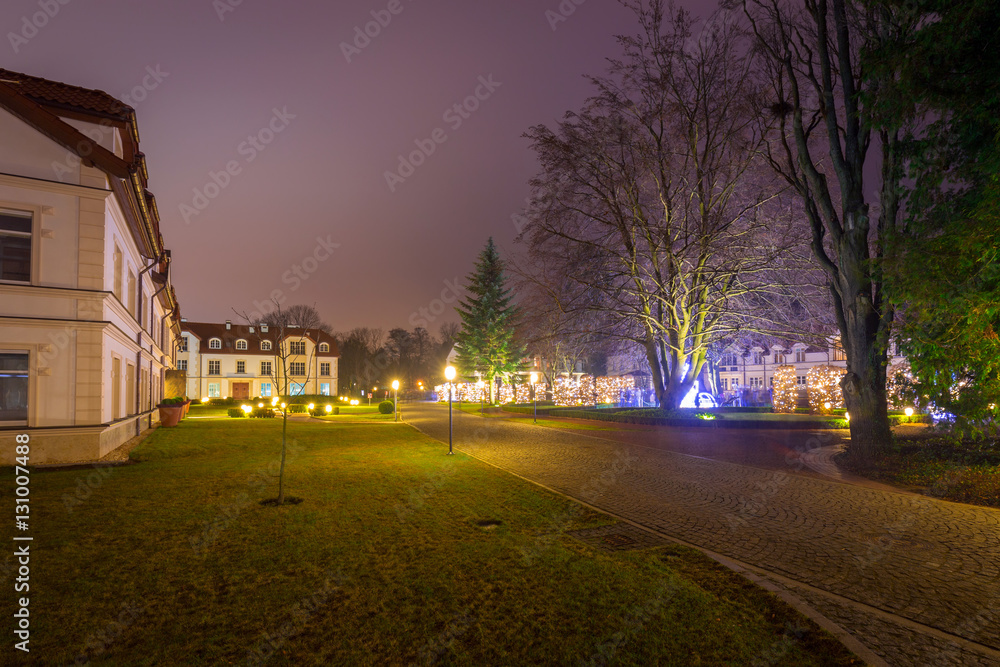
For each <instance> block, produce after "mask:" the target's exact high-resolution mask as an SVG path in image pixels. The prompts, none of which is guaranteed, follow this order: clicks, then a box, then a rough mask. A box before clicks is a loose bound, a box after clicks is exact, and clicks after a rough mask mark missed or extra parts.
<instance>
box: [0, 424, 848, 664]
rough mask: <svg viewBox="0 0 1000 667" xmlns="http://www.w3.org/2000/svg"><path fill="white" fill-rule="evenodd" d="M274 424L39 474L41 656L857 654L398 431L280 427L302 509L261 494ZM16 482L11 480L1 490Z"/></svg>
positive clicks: (724, 584)
mask: <svg viewBox="0 0 1000 667" xmlns="http://www.w3.org/2000/svg"><path fill="white" fill-rule="evenodd" d="M279 433H280V420H277V419H274V420H257V419H253V420H251V419H204V420H187V421H184V422H182V423H181V424H180V425H179V426H177V427H176V428H171V429H160V430H157V431H156V432H154V433H153V434H152V435H151V436H150V438H149V439H147V440H146V441H145V442H143V443H142V444H141V445H140V446H139V447H138V448H137V449H136V450H134V451H133V458H134V459H135V460H136V461H138V464H136V465H129V466H123V467H117V468H110V469H103V470H101V471H98V470H96V469H93V468H87V467H85V468H79V469H66V470H58V471H47V472H44V473H43V472H34V473H32V477H31V492H32V495H31V499H32V514H31V518H32V535H33V537H34V542H32V543H31V545H32V546H31V567H32V578H31V628H32V631H33V633H32V642H31V650H32V653H33V654H34V655H39V656H44V659H45V661H46V662H47V663H48V664H67V663H70V662H73V661H78V662H79V663H82V662H84V661H86V660H89V661H90V662H91V663H92V664H106V665H117V664H129V665H162V664H172V665H195V664H198V665H200V664H228V663H235V662H245V661H247V662H250V663H251V664H260V661H261V660H260V658H261V657H263V656H265V655H267V654H271V653H273V655H272V656H271V657H270V660H269V664H274V665H292V664H295V665H303V664H350V665H383V664H392V665H395V664H412V663H418V664H430V663H438V662H440V663H441V664H468V665H479V664H553V665H555V664H560V665H561V664H579V663H584V664H592V663H595V664H605V662H616V663H617V664H623V665H648V664H676V665H746V664H752V663H753V662H754V661H755V660H760V661H762V662H764V663H766V664H772V663H773V662H781V663H782V664H795V665H848V664H860V663H859V662H858V661H857V660H856V659H855V658H854V657H853V656H851V655H850V654H849V653H848V652H847V651H846V649H844V648H843V647H842V646H841V645H840V644H838V643H837V642H836V641H835V640H834V639H833V638H832V637H831V636H829V635H828V634H826V633H824V632H823V631H821V630H819V629H818V628H817V627H816V626H814V625H813V624H812V623H811V622H809V621H807V620H806V619H805V618H803V617H801V616H799V615H798V614H797V613H796V612H794V611H793V610H791V609H790V608H789V607H787V606H786V605H784V604H783V603H782V602H780V601H779V600H778V599H776V598H774V597H772V596H770V595H769V594H767V593H765V592H764V591H762V590H761V589H759V588H757V587H755V586H753V585H751V584H750V583H749V582H747V581H746V580H745V579H743V578H741V577H739V576H737V575H735V574H734V573H732V572H730V571H729V570H726V569H724V568H722V567H721V566H719V565H717V564H716V563H714V562H713V561H710V560H709V559H707V558H706V557H704V556H703V555H701V554H700V553H699V552H697V551H694V550H691V549H687V548H683V547H668V548H661V549H656V550H644V551H632V552H619V553H606V552H603V551H597V550H594V549H592V548H591V547H588V546H586V545H584V544H582V543H580V542H577V541H575V540H573V539H572V538H570V537H568V536H566V535H565V531H567V530H573V529H577V528H583V527H590V526H596V525H601V524H604V523H607V522H608V518H607V517H606V516H604V515H601V514H598V513H595V512H592V511H590V510H587V509H585V508H582V507H581V506H579V505H577V504H575V503H571V502H569V501H567V500H565V499H563V498H561V497H560V496H557V495H555V494H551V493H549V492H546V491H544V490H542V489H539V488H538V487H536V486H534V485H532V484H529V483H527V482H524V481H522V480H520V479H518V478H515V477H513V476H510V475H507V474H505V473H503V472H500V471H498V470H496V469H495V468H492V467H490V466H487V465H485V464H483V463H480V462H478V461H476V460H474V459H471V458H469V457H466V456H464V455H462V454H461V453H456V455H455V456H453V457H448V456H446V455H444V448H443V446H442V445H441V444H440V443H438V442H436V441H432V440H430V439H428V438H426V437H424V436H423V435H421V434H420V433H418V432H417V431H415V430H413V429H411V428H409V427H407V426H405V425H399V426H393V425H386V426H384V427H380V428H374V427H373V426H372V425H364V424H322V423H317V422H305V423H300V422H296V423H290V424H289V434H290V448H289V460H288V468H287V475H286V477H287V479H286V481H287V491H288V493H290V494H292V495H294V496H298V497H301V498H302V499H303V502H302V503H301V504H299V505H294V506H284V507H264V506H262V505H260V503H259V501H260V500H262V499H266V498H272V497H274V496H275V494H276V480H275V477H274V473H275V471H276V462H277V455H278V451H277V450H278V448H277V445H276V443H277V442H278V438H279ZM13 483H14V479H13V475H4V476H3V477H2V480H0V495H2V496H3V497H6V498H8V499H9V498H11V497H12V491H13ZM485 520H495V521H499V522H500V523H499V525H496V526H495V527H493V528H491V529H487V528H484V527H480V526H479V522H482V521H485ZM12 562H13V558H12V557H11V556H9V555H8V556H7V557H6V559H5V560H4V559H0V569H4V570H5V572H11V571H12V568H13V567H14V565H13V564H12ZM12 598H13V596H8V597H7V600H8V602H6V603H5V604H6V606H7V618H8V619H11V614H12V613H13V609H12V604H13V603H12V602H11V600H12ZM9 623H10V621H8V624H9Z"/></svg>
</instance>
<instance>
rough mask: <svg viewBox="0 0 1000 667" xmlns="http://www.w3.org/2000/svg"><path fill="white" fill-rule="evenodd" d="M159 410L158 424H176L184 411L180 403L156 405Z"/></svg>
mask: <svg viewBox="0 0 1000 667" xmlns="http://www.w3.org/2000/svg"><path fill="white" fill-rule="evenodd" d="M156 407H157V408H159V410H160V426H177V423H178V422H179V421H180V420H181V417H182V416H183V413H184V408H183V407H182V406H181V405H158V406H156Z"/></svg>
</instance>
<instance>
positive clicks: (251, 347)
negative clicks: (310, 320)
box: [181, 322, 340, 357]
mask: <svg viewBox="0 0 1000 667" xmlns="http://www.w3.org/2000/svg"><path fill="white" fill-rule="evenodd" d="M252 328H253V332H252V333H251V332H250V329H251V327H250V326H248V325H245V324H233V325H232V328H231V329H226V325H225V324H216V323H214V322H184V323H182V324H181V331H182V332H185V331H186V332H190V333H192V334H194V336H195V337H196V338H198V340H199V341H200V344H199V346H198V347H199V350H198V351H199V353H201V354H261V353H262V352H261V349H260V344H261V342H263V341H265V340H267V341H271V344H272V345H274V344H275V342H276V341H277V333H276V331H275V329H274V327H269V328H268V331H267V332H266V333H265V332H262V331H261V329H260V327H259V326H256V325H255V326H253V327H252ZM303 337H304V338H308V339H309V340H311V341H313V342H315V343H316V344H317V345H318V344H320V343H328V344H329V345H330V351H329V352H319V351H318V350H317V352H316V356H317V357H339V356H340V350H339V349H338V348H337V341H336V340H334V339H333V337H332V336H330V335H329V334H326V333H323V332H322V331H319V330H318V329H298V328H296V329H289V330H288V331H286V332H285V338H286V339H288V338H291V339H293V340H295V339H299V338H303ZM212 338H218V339H219V340H221V341H222V349H221V350H212V349H209V347H208V341H209V340H211V339H212ZM240 339H243V340H245V341H247V347H248V349H246V350H237V349H236V341H238V340H240ZM263 353H264V354H267V351H264V352H263Z"/></svg>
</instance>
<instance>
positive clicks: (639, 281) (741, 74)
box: [522, 0, 795, 408]
mask: <svg viewBox="0 0 1000 667" xmlns="http://www.w3.org/2000/svg"><path fill="white" fill-rule="evenodd" d="M625 4H626V6H628V7H630V8H631V9H633V10H634V11H635V13H636V15H637V17H638V19H639V23H640V25H641V28H642V32H641V34H639V35H638V36H636V37H622V38H620V43H621V45H622V48H623V50H624V56H623V58H622V59H621V60H613V61H611V62H612V65H611V70H610V74H609V76H607V77H605V78H600V79H593V81H594V83H595V84H596V86H597V88H598V95H597V96H595V97H593V98H591V99H590V100H589V101H588V103H587V105H586V107H585V108H584V110H583V111H581V112H580V113H578V114H573V113H571V114H567V116H566V119H565V120H564V121H563V122H561V123H559V125H558V127H557V128H556V129H555V130H550V129H549V128H547V127H545V126H538V127H535V128H532V129H531V130H530V131H529V132H528V134H527V136H528V137H529V138H530V139H531V140H532V143H533V147H534V149H535V151H536V153H537V155H538V157H539V160H540V162H541V165H542V171H541V174H540V175H539V176H538V177H536V178H535V179H534V180H533V181H532V186H533V192H534V200H533V201H534V202H535V204H534V206H533V207H532V209H531V210H530V211H529V216H528V219H529V223H528V226H527V228H526V229H525V231H524V232H523V234H522V238H523V239H524V240H526V241H527V242H528V244H529V246H530V252H529V255H530V257H531V259H532V260H533V262H534V264H535V265H536V266H540V267H545V268H544V271H546V272H548V273H550V274H554V275H556V276H562V277H563V279H564V280H568V281H571V282H572V283H573V285H572V286H571V288H567V289H562V290H560V291H561V293H562V297H563V298H564V302H563V304H562V305H563V308H564V309H565V310H567V311H570V312H587V311H589V312H592V313H597V314H599V316H600V318H601V320H602V329H603V330H604V331H605V332H606V333H607V334H608V335H610V336H614V337H618V338H621V339H626V340H632V341H635V342H636V343H638V344H640V345H641V346H642V348H643V349H644V350H645V351H646V357H647V360H648V362H649V366H650V369H651V372H652V381H653V387H654V389H655V391H656V396H657V399H658V401H659V403H660V405H661V406H662V407H665V408H674V407H677V406H678V405H679V404H680V402H681V400H682V398H683V397H684V396H685V395H686V394H687V393H688V391H689V390H690V389H691V387H692V385H693V383H694V380H695V379H696V378H697V377H698V374H699V373H700V372H701V370H702V367H703V366H704V364H705V362H706V358H707V354H708V353H709V350H710V349H711V348H712V346H713V344H714V343H715V342H716V341H718V340H719V339H721V338H724V337H725V336H728V335H731V334H732V333H733V332H736V331H739V330H741V329H743V328H745V327H746V326H747V320H746V318H744V317H740V316H739V310H740V307H741V306H742V305H744V304H745V303H747V302H748V301H749V300H750V298H751V297H752V296H753V295H755V294H759V293H763V292H766V291H767V290H769V289H771V285H772V283H773V278H774V276H775V274H776V273H778V272H780V271H781V270H782V268H783V267H785V265H786V263H785V257H786V255H787V251H788V246H789V245H795V244H789V243H788V242H787V239H788V238H790V237H792V236H793V234H792V226H791V225H790V224H789V227H788V228H787V229H786V230H780V229H776V224H775V221H774V220H765V219H764V216H763V211H762V207H763V206H764V204H765V203H767V202H768V201H770V200H772V199H773V198H774V197H775V196H776V192H777V191H778V189H777V188H776V187H775V185H776V184H775V182H774V180H775V179H773V178H771V177H769V176H766V171H764V170H762V169H760V167H762V166H765V163H763V162H762V161H761V151H762V150H763V148H764V144H765V140H766V137H767V134H768V133H769V130H770V128H769V127H768V126H767V125H766V122H767V119H766V118H765V117H764V116H763V115H762V114H761V113H760V109H759V104H760V101H761V99H762V98H763V87H762V84H761V81H760V77H759V76H758V72H759V68H758V67H757V63H756V59H757V55H756V53H755V52H754V51H753V50H752V49H750V48H749V46H750V44H749V40H748V39H747V32H746V30H745V28H744V27H743V26H742V25H740V23H739V21H734V20H732V14H727V15H721V14H717V15H714V16H713V17H712V18H711V19H710V20H709V21H708V22H707V23H706V25H705V28H704V30H703V31H702V33H701V34H699V35H696V34H695V23H694V21H693V20H692V19H691V17H690V15H689V14H688V13H686V12H684V11H683V10H674V9H673V7H672V6H671V8H670V16H669V18H668V17H667V15H666V13H665V11H664V5H663V2H662V1H660V0H654V1H653V2H650V3H648V4H647V3H646V2H635V3H632V2H628V3H625ZM762 172H764V175H762Z"/></svg>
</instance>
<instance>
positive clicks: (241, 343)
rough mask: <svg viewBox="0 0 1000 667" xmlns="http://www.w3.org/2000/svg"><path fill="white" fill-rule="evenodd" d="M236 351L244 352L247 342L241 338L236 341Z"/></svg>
mask: <svg viewBox="0 0 1000 667" xmlns="http://www.w3.org/2000/svg"><path fill="white" fill-rule="evenodd" d="M236 349H237V350H245V349H247V342H246V341H245V340H243V339H242V338H240V339H239V340H238V341H236Z"/></svg>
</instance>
